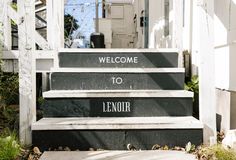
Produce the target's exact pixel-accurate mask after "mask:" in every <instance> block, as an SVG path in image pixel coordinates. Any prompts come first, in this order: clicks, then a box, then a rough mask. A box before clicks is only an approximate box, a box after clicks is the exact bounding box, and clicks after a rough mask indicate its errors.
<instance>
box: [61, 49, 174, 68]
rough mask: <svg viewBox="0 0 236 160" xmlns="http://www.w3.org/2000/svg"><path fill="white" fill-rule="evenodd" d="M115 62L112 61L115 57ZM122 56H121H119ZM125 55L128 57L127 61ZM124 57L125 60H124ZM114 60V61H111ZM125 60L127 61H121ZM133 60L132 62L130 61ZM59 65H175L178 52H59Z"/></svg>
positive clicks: (145, 66)
mask: <svg viewBox="0 0 236 160" xmlns="http://www.w3.org/2000/svg"><path fill="white" fill-rule="evenodd" d="M105 57H109V58H108V59H107V60H108V61H107V62H108V63H104V61H103V60H104V58H105ZM116 57H118V58H117V59H116V60H117V62H120V60H121V62H122V63H114V62H115V58H116ZM121 57H122V58H121ZM127 57H129V59H128V61H127ZM120 58H121V59H120ZM125 59H126V60H125ZM113 61H114V62H113ZM124 61H126V62H127V63H123V62H124ZM132 62H133V63H132ZM59 66H60V67H69V68H70V67H86V68H88V67H92V68H96V67H125V68H155V67H177V66H178V53H174V52H173V53H154V52H149V53H142V52H140V53H128V52H127V53H125V52H122V53H119V52H115V53H112V52H110V53H108V52H104V53H101V52H100V53H99V52H97V53H93V52H89V53H83V52H80V53H68V52H66V53H63V52H61V53H59Z"/></svg>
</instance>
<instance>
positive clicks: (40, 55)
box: [1, 50, 55, 73]
mask: <svg viewBox="0 0 236 160" xmlns="http://www.w3.org/2000/svg"><path fill="white" fill-rule="evenodd" d="M34 53H35V59H36V72H38V73H42V72H50V70H51V68H52V67H54V55H55V52H54V51H52V50H51V51H49V50H37V51H34ZM1 56H2V59H3V61H4V66H3V71H4V72H18V70H19V69H18V68H19V67H18V58H19V51H18V50H11V51H3V55H1Z"/></svg>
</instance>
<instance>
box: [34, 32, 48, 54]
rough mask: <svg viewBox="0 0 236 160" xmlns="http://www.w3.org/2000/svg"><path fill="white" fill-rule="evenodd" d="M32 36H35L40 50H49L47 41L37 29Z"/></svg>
mask: <svg viewBox="0 0 236 160" xmlns="http://www.w3.org/2000/svg"><path fill="white" fill-rule="evenodd" d="M34 37H35V41H36V43H37V44H38V45H39V47H40V48H41V49H42V50H50V49H51V47H50V46H49V44H48V42H47V41H46V40H45V39H44V38H43V37H42V36H41V35H40V34H39V33H38V32H37V31H35V32H34Z"/></svg>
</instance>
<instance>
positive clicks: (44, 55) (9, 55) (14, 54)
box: [2, 50, 55, 59]
mask: <svg viewBox="0 0 236 160" xmlns="http://www.w3.org/2000/svg"><path fill="white" fill-rule="evenodd" d="M34 52H35V58H36V59H53V58H54V54H55V52H54V51H42V50H37V51H34ZM18 58H19V51H18V50H10V51H3V56H2V59H18Z"/></svg>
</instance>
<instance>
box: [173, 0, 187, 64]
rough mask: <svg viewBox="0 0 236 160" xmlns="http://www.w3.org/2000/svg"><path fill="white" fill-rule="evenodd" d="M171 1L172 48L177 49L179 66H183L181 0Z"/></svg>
mask: <svg viewBox="0 0 236 160" xmlns="http://www.w3.org/2000/svg"><path fill="white" fill-rule="evenodd" d="M172 1H173V4H172V5H173V6H172V7H173V12H172V18H173V25H172V32H173V33H172V48H178V49H179V60H178V65H179V67H183V53H182V52H183V5H184V3H183V0H172Z"/></svg>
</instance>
